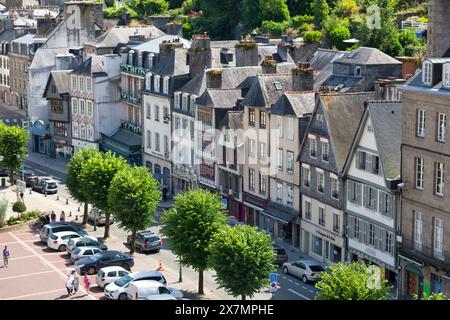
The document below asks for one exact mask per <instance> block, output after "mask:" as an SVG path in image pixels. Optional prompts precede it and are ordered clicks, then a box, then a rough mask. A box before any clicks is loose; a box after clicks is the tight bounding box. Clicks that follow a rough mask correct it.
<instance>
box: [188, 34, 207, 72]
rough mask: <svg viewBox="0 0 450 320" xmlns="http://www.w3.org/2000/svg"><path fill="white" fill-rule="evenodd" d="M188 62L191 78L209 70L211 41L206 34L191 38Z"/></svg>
mask: <svg viewBox="0 0 450 320" xmlns="http://www.w3.org/2000/svg"><path fill="white" fill-rule="evenodd" d="M188 61H189V62H188V64H189V75H190V76H191V78H193V77H195V76H196V75H197V74H199V73H202V72H203V71H204V70H205V69H209V68H211V39H210V38H209V36H208V35H207V34H206V33H205V34H195V35H193V36H192V42H191V48H190V49H189V52H188Z"/></svg>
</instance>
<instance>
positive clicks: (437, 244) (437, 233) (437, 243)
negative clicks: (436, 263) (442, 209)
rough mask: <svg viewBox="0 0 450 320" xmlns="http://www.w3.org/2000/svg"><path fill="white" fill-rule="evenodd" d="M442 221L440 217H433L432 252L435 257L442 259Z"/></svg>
mask: <svg viewBox="0 0 450 320" xmlns="http://www.w3.org/2000/svg"><path fill="white" fill-rule="evenodd" d="M442 232H443V221H442V219H438V218H434V241H433V242H434V246H433V249H434V250H433V253H434V256H435V257H436V258H440V259H443V256H442V236H443V234H442Z"/></svg>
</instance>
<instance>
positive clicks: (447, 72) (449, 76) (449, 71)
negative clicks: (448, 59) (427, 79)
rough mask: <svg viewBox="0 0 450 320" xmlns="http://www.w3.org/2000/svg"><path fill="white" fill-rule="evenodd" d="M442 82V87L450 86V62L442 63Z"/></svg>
mask: <svg viewBox="0 0 450 320" xmlns="http://www.w3.org/2000/svg"><path fill="white" fill-rule="evenodd" d="M442 83H443V85H444V87H447V88H450V63H446V64H444V67H443V74H442Z"/></svg>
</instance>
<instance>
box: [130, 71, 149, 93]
mask: <svg viewBox="0 0 450 320" xmlns="http://www.w3.org/2000/svg"><path fill="white" fill-rule="evenodd" d="M128 89H129V90H131V88H128ZM145 90H148V91H150V90H152V74H151V73H150V72H147V74H146V75H145Z"/></svg>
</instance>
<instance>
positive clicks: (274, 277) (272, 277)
mask: <svg viewBox="0 0 450 320" xmlns="http://www.w3.org/2000/svg"><path fill="white" fill-rule="evenodd" d="M270 282H277V274H276V273H271V274H270Z"/></svg>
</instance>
